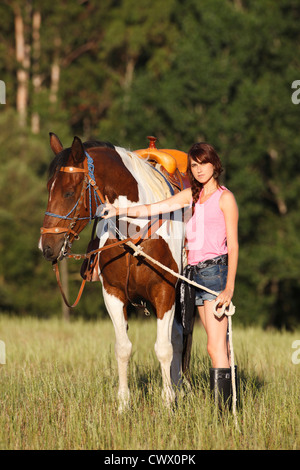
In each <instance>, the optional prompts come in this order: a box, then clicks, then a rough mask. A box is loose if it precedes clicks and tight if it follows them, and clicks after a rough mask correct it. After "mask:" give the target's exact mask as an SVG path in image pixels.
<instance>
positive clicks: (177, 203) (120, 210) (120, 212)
mask: <svg viewBox="0 0 300 470" xmlns="http://www.w3.org/2000/svg"><path fill="white" fill-rule="evenodd" d="M191 199H192V192H191V189H190V188H187V189H184V190H183V191H180V192H179V193H177V194H175V195H174V196H171V197H169V198H167V199H164V200H163V201H159V202H155V203H153V204H140V205H137V206H129V207H115V206H114V205H112V204H110V202H109V201H108V199H107V197H106V198H105V204H104V205H103V206H101V209H100V212H99V213H98V215H99V216H100V217H103V218H104V219H108V218H110V217H116V216H119V217H122V216H127V217H148V216H153V215H158V214H164V213H170V212H173V211H176V210H178V209H182V208H183V207H184V206H186V205H188V204H190V202H191Z"/></svg>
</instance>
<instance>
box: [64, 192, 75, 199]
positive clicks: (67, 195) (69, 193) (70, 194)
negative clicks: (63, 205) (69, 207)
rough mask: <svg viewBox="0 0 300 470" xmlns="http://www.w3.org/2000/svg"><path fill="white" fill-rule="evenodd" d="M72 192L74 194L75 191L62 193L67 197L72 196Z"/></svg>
mask: <svg viewBox="0 0 300 470" xmlns="http://www.w3.org/2000/svg"><path fill="white" fill-rule="evenodd" d="M74 194H75V191H67V192H66V193H65V194H64V197H65V198H66V199H67V198H70V197H73V196H74Z"/></svg>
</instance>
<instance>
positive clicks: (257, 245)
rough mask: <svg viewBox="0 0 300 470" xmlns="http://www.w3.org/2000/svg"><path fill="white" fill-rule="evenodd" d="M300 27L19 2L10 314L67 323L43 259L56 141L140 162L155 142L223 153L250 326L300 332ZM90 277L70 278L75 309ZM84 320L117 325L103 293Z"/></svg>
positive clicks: (251, 8) (122, 6)
mask: <svg viewBox="0 0 300 470" xmlns="http://www.w3.org/2000/svg"><path fill="white" fill-rule="evenodd" d="M299 24H300V1H299V0H277V1H274V0H251V1H250V0H213V1H212V0H185V1H184V2H182V0H163V1H162V0H140V1H139V2H136V1H134V0H98V1H96V0H87V1H84V0H51V1H49V0H44V1H43V2H42V1H34V0H22V1H20V0H12V1H8V0H7V1H6V0H3V1H2V2H1V4H0V80H1V82H0V84H1V93H0V98H1V104H0V129H1V131H0V149H1V150H0V162H1V171H0V224H1V231H0V260H1V261H0V263H1V264H0V312H2V313H7V314H9V315H11V314H14V315H23V316H24V315H31V316H37V317H43V318H46V317H52V316H60V315H61V311H62V308H61V297H60V293H59V291H58V288H57V285H56V280H55V276H54V273H53V271H52V268H51V264H50V263H47V262H46V261H45V260H44V259H43V257H42V254H41V252H39V250H38V239H39V229H40V226H41V225H42V221H43V214H44V211H45V209H46V202H47V189H46V183H47V170H48V166H49V163H50V161H51V160H52V157H53V155H52V152H51V150H50V147H49V132H55V133H56V134H57V135H58V136H59V137H60V139H61V141H62V142H63V144H64V146H65V147H69V146H70V145H71V142H72V140H73V137H74V135H78V136H80V137H81V138H82V139H84V140H88V139H90V138H93V139H98V140H106V141H111V142H112V143H113V144H115V145H120V146H122V147H126V148H129V149H130V150H134V149H138V148H145V147H147V146H148V141H147V136H148V135H155V136H156V137H157V138H158V139H159V140H158V143H157V144H158V147H161V148H176V149H180V150H183V151H187V150H188V149H189V147H190V146H191V145H192V144H193V143H194V142H196V141H203V140H204V141H207V142H209V143H211V144H212V145H213V146H214V147H215V148H216V149H217V151H218V153H219V155H220V157H221V159H222V162H223V164H224V167H225V172H224V178H223V183H224V184H225V185H226V186H227V187H228V188H229V189H231V190H232V191H233V193H234V194H235V196H236V199H237V202H238V205H239V210H240V223H239V242H240V261H239V269H238V275H237V283H236V292H235V296H234V303H235V305H236V307H237V312H238V315H237V320H239V321H240V322H241V323H242V324H245V325H248V324H254V323H255V324H258V325H262V326H265V327H266V326H273V327H276V328H287V329H293V328H294V327H296V326H297V325H298V324H299V311H300V281H299V272H300V269H299V268H300V262H299V254H300V240H299V235H298V234H299V230H300V207H299V196H300V194H299V193H300V171H299V170H300V158H299V149H300V134H299V125H300V104H299V102H300V92H299V99H298V92H297V89H298V88H300V67H299V66H300V29H299ZM298 80H299V82H298V83H297V81H298ZM90 233H91V229H86V230H85V232H84V233H83V235H82V237H81V241H80V242H78V246H77V247H76V245H74V247H73V250H74V251H75V252H80V251H81V252H82V251H83V250H85V248H86V245H87V243H88V240H89V236H90ZM79 269H80V264H78V262H77V263H75V264H72V263H70V265H69V289H70V297H71V298H72V299H73V298H74V296H75V293H76V292H77V290H78V286H79ZM71 315H72V316H73V317H83V318H86V319H91V318H94V319H96V318H101V317H104V316H105V315H106V312H105V308H104V305H103V300H102V294H101V288H100V284H99V283H92V284H89V285H88V286H87V289H86V291H85V292H84V294H83V298H82V300H81V301H80V304H79V306H78V307H77V309H75V310H74V311H72V314H71Z"/></svg>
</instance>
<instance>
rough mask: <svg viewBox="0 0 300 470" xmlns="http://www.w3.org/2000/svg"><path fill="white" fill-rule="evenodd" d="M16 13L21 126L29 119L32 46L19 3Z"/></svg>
mask: <svg viewBox="0 0 300 470" xmlns="http://www.w3.org/2000/svg"><path fill="white" fill-rule="evenodd" d="M14 15H15V19H14V21H15V41H16V60H17V64H18V70H17V82H18V85H17V87H18V88H17V102H16V107H17V112H18V114H19V122H20V126H22V127H24V126H25V125H26V120H27V107H28V86H29V67H30V46H29V45H28V44H26V41H25V30H24V21H23V17H22V14H21V10H20V7H19V5H16V4H15V5H14Z"/></svg>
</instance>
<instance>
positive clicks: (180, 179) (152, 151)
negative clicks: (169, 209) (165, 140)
mask: <svg viewBox="0 0 300 470" xmlns="http://www.w3.org/2000/svg"><path fill="white" fill-rule="evenodd" d="M147 138H148V139H149V147H148V148H147V149H140V150H136V151H135V153H137V154H138V155H139V156H140V157H141V158H145V159H146V158H147V159H148V162H149V163H151V164H152V165H156V164H159V165H160V171H161V172H162V173H163V174H164V176H165V177H166V178H167V180H168V181H169V183H171V185H172V186H174V187H175V188H177V190H178V191H181V190H182V189H185V188H187V187H188V186H189V181H188V177H187V160H188V159H187V154H186V153H185V152H182V151H181V150H175V149H158V148H157V147H156V146H155V142H156V140H157V138H156V137H152V136H149V137H147Z"/></svg>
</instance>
